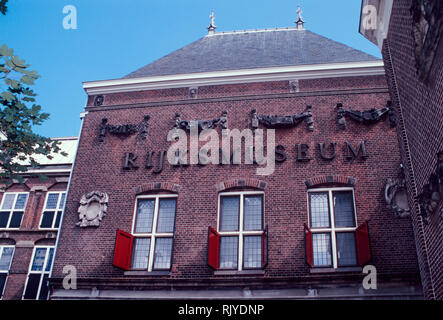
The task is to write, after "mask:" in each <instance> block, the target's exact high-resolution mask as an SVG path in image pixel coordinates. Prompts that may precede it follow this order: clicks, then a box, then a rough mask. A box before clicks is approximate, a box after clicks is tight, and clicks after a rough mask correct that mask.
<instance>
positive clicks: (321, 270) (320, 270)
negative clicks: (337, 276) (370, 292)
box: [310, 267, 363, 273]
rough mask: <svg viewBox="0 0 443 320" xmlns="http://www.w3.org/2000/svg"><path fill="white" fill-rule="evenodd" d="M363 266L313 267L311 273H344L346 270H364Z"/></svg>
mask: <svg viewBox="0 0 443 320" xmlns="http://www.w3.org/2000/svg"><path fill="white" fill-rule="evenodd" d="M362 270H363V269H362V268H361V267H342V268H337V269H334V268H311V270H310V272H311V273H344V272H362Z"/></svg>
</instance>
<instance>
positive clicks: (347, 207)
mask: <svg viewBox="0 0 443 320" xmlns="http://www.w3.org/2000/svg"><path fill="white" fill-rule="evenodd" d="M332 197H333V200H334V216H335V226H336V227H338V228H340V227H355V221H354V199H353V197H352V192H351V191H345V192H343V191H335V192H333V193H332Z"/></svg>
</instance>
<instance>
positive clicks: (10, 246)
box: [0, 245, 15, 300]
mask: <svg viewBox="0 0 443 320" xmlns="http://www.w3.org/2000/svg"><path fill="white" fill-rule="evenodd" d="M5 248H12V256H11V261H9V266H8V270H7V271H4V270H0V273H6V280H5V284H4V286H3V289H2V291H1V292H0V300H3V295H4V294H5V290H6V286H7V285H8V278H9V270H11V265H12V261H13V260H14V254H15V246H13V245H0V257H1V256H2V255H3V251H4V249H5Z"/></svg>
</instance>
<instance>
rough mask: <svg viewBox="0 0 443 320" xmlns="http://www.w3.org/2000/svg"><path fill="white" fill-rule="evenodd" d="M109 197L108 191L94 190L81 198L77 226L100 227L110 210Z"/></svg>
mask: <svg viewBox="0 0 443 320" xmlns="http://www.w3.org/2000/svg"><path fill="white" fill-rule="evenodd" d="M108 201H109V197H108V195H107V194H106V193H104V192H100V191H92V192H89V193H88V194H85V195H83V196H82V197H81V199H80V206H79V208H78V218H79V220H80V221H79V222H77V224H76V225H77V226H79V227H98V226H100V222H101V221H102V219H103V217H104V216H105V215H106V212H107V210H108Z"/></svg>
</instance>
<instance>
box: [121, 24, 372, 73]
mask: <svg viewBox="0 0 443 320" xmlns="http://www.w3.org/2000/svg"><path fill="white" fill-rule="evenodd" d="M374 60H379V59H378V58H376V57H374V56H371V55H369V54H366V53H364V52H362V51H359V50H356V49H353V48H351V47H348V46H346V45H344V44H341V43H338V42H336V41H333V40H331V39H328V38H325V37H323V36H320V35H318V34H316V33H313V32H311V31H308V30H302V31H300V30H296V29H294V28H288V29H273V30H256V31H241V32H226V33H215V34H214V35H212V36H206V37H203V38H201V39H199V40H197V41H195V42H193V43H191V44H189V45H187V46H185V47H183V48H181V49H179V50H177V51H174V52H172V53H170V54H168V55H167V56H165V57H163V58H160V59H158V60H156V61H154V62H152V63H150V64H148V65H146V66H144V67H142V68H140V69H138V70H136V71H134V72H132V73H130V74H128V75H127V76H125V77H124V78H139V77H149V76H163V75H172V74H182V73H194V72H208V71H223V70H238V69H251V68H263V67H278V66H296V65H307V64H323V63H339V62H359V61H374Z"/></svg>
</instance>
